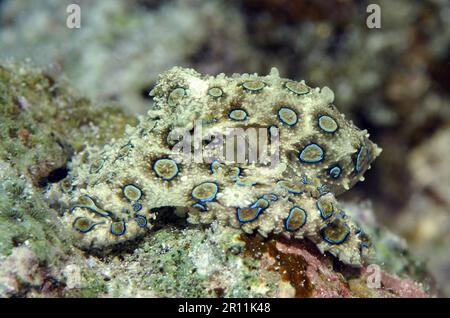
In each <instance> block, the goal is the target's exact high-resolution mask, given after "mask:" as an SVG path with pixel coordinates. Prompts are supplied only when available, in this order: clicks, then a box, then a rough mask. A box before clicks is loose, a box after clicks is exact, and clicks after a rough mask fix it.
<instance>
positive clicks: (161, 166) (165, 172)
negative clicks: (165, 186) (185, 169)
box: [153, 158, 179, 181]
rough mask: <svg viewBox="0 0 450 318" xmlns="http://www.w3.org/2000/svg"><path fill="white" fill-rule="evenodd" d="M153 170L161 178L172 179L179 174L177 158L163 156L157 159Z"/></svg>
mask: <svg viewBox="0 0 450 318" xmlns="http://www.w3.org/2000/svg"><path fill="white" fill-rule="evenodd" d="M153 171H155V173H156V175H157V176H158V177H159V178H161V179H163V180H166V181H170V180H172V179H173V178H175V177H176V176H177V175H178V172H179V168H178V164H177V163H176V162H175V160H173V159H170V158H162V159H158V160H156V161H155V163H154V164H153Z"/></svg>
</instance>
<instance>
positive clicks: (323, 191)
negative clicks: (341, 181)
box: [317, 184, 329, 195]
mask: <svg viewBox="0 0 450 318" xmlns="http://www.w3.org/2000/svg"><path fill="white" fill-rule="evenodd" d="M327 189H328V185H327V184H322V185H321V186H320V187H317V191H319V194H320V195H325V194H327V193H329V192H328V191H327Z"/></svg>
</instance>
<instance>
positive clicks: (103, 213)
mask: <svg viewBox="0 0 450 318" xmlns="http://www.w3.org/2000/svg"><path fill="white" fill-rule="evenodd" d="M82 197H86V198H88V199H89V200H91V201H92V204H93V206H92V205H84V204H76V205H74V206H73V207H72V208H71V209H70V212H71V213H72V212H73V210H75V209H76V208H81V209H88V210H90V211H92V212H94V213H96V214H98V215H100V216H103V217H107V216H110V215H111V214H112V213H111V212H109V211H105V210H103V209H100V208H99V207H97V205H96V204H95V201H94V200H93V199H92V198H91V197H90V196H88V195H87V194H85V195H82Z"/></svg>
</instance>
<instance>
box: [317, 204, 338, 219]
mask: <svg viewBox="0 0 450 318" xmlns="http://www.w3.org/2000/svg"><path fill="white" fill-rule="evenodd" d="M323 201H325V200H323V199H319V200H317V201H316V206H317V208H318V209H319V212H320V216H321V217H322V219H324V220H326V219H329V218H330V217H331V216H332V215H333V213H334V206H333V203H330V204H331V207H332V209H331V212H330V213H329V214H325V211H323V209H322V207H321V206H320V202H323Z"/></svg>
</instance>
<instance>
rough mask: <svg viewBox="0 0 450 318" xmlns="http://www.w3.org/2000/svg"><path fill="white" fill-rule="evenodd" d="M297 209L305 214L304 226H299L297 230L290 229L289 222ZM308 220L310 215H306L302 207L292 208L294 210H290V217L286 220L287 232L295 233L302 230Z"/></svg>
mask: <svg viewBox="0 0 450 318" xmlns="http://www.w3.org/2000/svg"><path fill="white" fill-rule="evenodd" d="M295 209H299V210H300V211H302V212H303V214H304V216H305V218H304V220H303V223H302V225H300V226H298V227H297V228H290V227H289V221H290V220H291V217H292V213H293V212H294V210H295ZM307 219H308V213H306V211H305V210H304V209H302V208H300V207H298V206H294V207H292V208H291V209H290V210H289V215H288V217H287V218H286V220H284V228H285V229H286V231H288V232H295V231H297V230H299V229H301V228H302V227H303V226H304V225H305V224H306V220H307Z"/></svg>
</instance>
